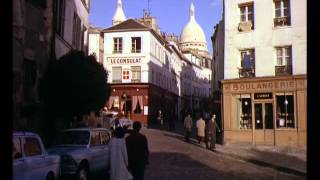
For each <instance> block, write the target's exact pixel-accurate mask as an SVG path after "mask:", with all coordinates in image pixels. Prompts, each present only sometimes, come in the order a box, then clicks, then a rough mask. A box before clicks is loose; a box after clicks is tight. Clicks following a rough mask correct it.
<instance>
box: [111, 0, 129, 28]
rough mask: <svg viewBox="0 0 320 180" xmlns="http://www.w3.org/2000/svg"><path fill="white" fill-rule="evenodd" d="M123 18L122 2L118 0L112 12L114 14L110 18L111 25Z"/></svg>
mask: <svg viewBox="0 0 320 180" xmlns="http://www.w3.org/2000/svg"><path fill="white" fill-rule="evenodd" d="M125 20H126V16H125V15H124V12H123V9H122V2H121V0H118V2H117V9H116V12H115V13H114V16H113V18H112V26H114V25H117V24H119V23H121V22H123V21H125Z"/></svg>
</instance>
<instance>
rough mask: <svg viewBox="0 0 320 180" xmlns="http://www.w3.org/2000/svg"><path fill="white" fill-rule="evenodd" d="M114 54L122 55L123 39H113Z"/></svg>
mask: <svg viewBox="0 0 320 180" xmlns="http://www.w3.org/2000/svg"><path fill="white" fill-rule="evenodd" d="M113 53H122V38H113Z"/></svg>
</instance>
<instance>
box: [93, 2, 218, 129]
mask: <svg viewBox="0 0 320 180" xmlns="http://www.w3.org/2000/svg"><path fill="white" fill-rule="evenodd" d="M120 12H121V13H120ZM189 21H190V22H188V24H187V25H186V26H185V28H184V29H183V32H182V34H181V38H180V39H179V38H178V37H177V36H175V35H166V34H165V33H163V32H161V31H160V28H159V27H158V25H157V23H156V17H152V16H150V13H149V12H147V11H144V13H143V17H142V18H139V19H136V20H133V19H128V20H126V19H125V15H124V13H123V10H122V2H121V1H118V2H117V8H116V12H115V15H114V17H113V19H112V22H113V23H112V24H113V26H111V27H110V28H107V29H104V30H103V31H102V32H103V34H104V40H103V42H104V59H103V64H104V66H105V68H106V69H107V71H108V73H109V76H108V83H110V85H111V88H112V92H111V96H110V98H109V100H108V102H107V105H106V106H107V109H108V110H115V111H120V112H122V113H125V114H127V115H128V116H129V118H131V119H133V120H139V121H141V122H143V123H144V124H150V123H155V121H156V119H157V116H158V112H159V110H161V111H162V113H163V114H164V119H165V121H171V120H177V119H183V117H184V116H185V113H186V112H189V113H190V112H193V111H198V110H199V109H201V107H203V106H205V107H208V106H207V105H204V103H203V102H205V101H203V99H208V98H209V97H210V94H211V93H210V91H211V74H212V72H211V58H210V57H209V53H208V50H207V46H206V44H207V42H206V40H205V36H204V33H203V30H202V29H201V27H200V26H199V25H198V24H197V22H196V20H195V17H194V7H193V5H191V7H190V20H189ZM115 22H117V23H115ZM190 24H191V25H190ZM185 32H189V33H192V32H194V33H193V36H194V37H198V36H197V34H199V33H200V36H201V37H202V38H200V39H196V40H190V41H189V40H188V38H189V37H188V36H187V35H185V34H186V33H185ZM187 34H188V33H187ZM186 43H187V44H188V45H186ZM96 46H97V45H95V47H96ZM186 46H190V47H191V48H183V49H181V47H186ZM89 49H91V44H90V47H89Z"/></svg>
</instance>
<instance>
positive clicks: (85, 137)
mask: <svg viewBox="0 0 320 180" xmlns="http://www.w3.org/2000/svg"><path fill="white" fill-rule="evenodd" d="M89 139H90V133H89V132H88V131H64V132H63V133H62V135H61V137H60V138H59V143H58V144H77V145H87V144H88V143H89Z"/></svg>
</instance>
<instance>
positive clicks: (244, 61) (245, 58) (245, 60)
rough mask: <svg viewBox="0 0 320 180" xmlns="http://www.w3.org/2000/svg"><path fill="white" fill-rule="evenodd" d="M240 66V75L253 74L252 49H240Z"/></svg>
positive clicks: (253, 57) (253, 59)
mask: <svg viewBox="0 0 320 180" xmlns="http://www.w3.org/2000/svg"><path fill="white" fill-rule="evenodd" d="M240 55H241V68H239V76H240V77H254V76H255V54H254V49H247V50H241V51H240Z"/></svg>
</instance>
